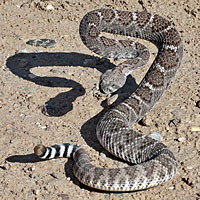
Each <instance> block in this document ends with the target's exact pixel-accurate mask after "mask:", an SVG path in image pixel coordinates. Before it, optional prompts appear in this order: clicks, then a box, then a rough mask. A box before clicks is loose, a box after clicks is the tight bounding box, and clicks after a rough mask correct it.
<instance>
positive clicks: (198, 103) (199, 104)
mask: <svg viewBox="0 0 200 200" xmlns="http://www.w3.org/2000/svg"><path fill="white" fill-rule="evenodd" d="M196 107H197V108H200V100H199V101H197V102H196Z"/></svg>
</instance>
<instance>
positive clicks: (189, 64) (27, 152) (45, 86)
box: [0, 0, 200, 200]
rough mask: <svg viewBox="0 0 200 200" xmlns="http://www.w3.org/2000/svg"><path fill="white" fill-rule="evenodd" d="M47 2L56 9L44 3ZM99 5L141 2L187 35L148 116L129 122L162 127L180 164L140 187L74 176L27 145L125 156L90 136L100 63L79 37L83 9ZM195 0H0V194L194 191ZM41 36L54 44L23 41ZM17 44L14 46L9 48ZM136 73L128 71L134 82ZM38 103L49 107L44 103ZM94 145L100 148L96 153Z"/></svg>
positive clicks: (141, 195)
mask: <svg viewBox="0 0 200 200" xmlns="http://www.w3.org/2000/svg"><path fill="white" fill-rule="evenodd" d="M47 5H52V6H53V8H54V9H53V10H48V9H47ZM100 7H107V8H115V9H119V10H130V11H142V10H143V9H145V8H146V9H147V10H148V11H149V12H155V13H157V14H159V15H161V16H163V17H165V18H167V19H169V20H171V21H173V22H174V23H175V24H176V27H177V29H178V30H179V31H180V33H181V36H182V38H183V42H184V49H185V50H184V58H183V62H182V67H181V69H180V70H179V71H178V73H177V75H176V77H175V79H174V80H173V82H172V84H171V86H170V88H169V89H168V90H167V91H166V93H165V95H164V96H163V98H162V99H161V101H159V103H157V104H156V106H155V107H154V108H153V110H152V111H151V112H150V113H149V114H148V117H147V120H146V121H147V123H148V124H149V126H148V127H147V126H141V125H136V129H138V130H141V131H143V132H144V133H146V134H149V133H151V132H158V133H160V134H161V135H162V136H163V142H164V143H165V144H166V145H167V146H169V147H170V148H171V150H172V151H173V152H174V154H175V156H176V158H177V160H178V167H179V173H178V174H177V176H176V177H175V178H174V179H173V180H172V181H169V182H167V183H165V184H163V185H160V186H158V187H155V188H152V189H148V190H145V191H138V192H132V193H124V194H123V193H119V194H114V193H110V194H108V193H104V192H98V191H95V190H93V189H90V188H87V187H85V186H83V185H82V184H80V183H79V182H78V181H77V180H76V178H75V177H74V176H73V174H72V163H73V162H72V161H71V160H67V159H57V160H51V161H44V162H41V161H38V159H36V157H35V156H33V155H32V152H33V147H34V146H35V145H36V144H38V143H40V142H43V143H44V144H46V145H51V144H56V143H62V142H71V143H74V144H79V145H83V146H84V147H85V148H86V149H87V151H88V152H89V153H90V155H91V157H92V160H93V163H94V164H95V165H97V166H102V167H108V166H109V167H110V166H112V167H120V166H123V165H124V164H123V163H121V162H119V161H117V160H115V159H114V158H113V157H112V156H110V155H109V154H107V153H106V152H105V151H104V150H103V149H102V148H101V147H100V146H99V145H98V142H97V140H96V137H95V125H96V123H97V121H98V119H99V115H98V113H100V112H101V111H102V110H103V107H102V101H103V100H104V98H102V97H99V98H97V96H95V89H94V88H95V87H96V85H98V80H99V77H100V75H101V73H102V72H104V71H105V68H101V67H100V66H95V63H93V62H94V57H93V56H96V55H95V54H94V53H91V52H90V51H89V50H88V49H87V48H86V47H85V46H84V45H83V43H82V42H81V40H80V37H79V22H80V20H81V18H82V17H83V16H84V15H85V14H86V13H87V12H88V11H90V10H93V9H97V8H100ZM199 8H200V3H199V0H187V1H186V0H183V1H176V0H156V1H147V0H143V1H133V0H123V1H121V0H99V1H94V0H84V1H83V0H81V1H78V0H72V1H71V0H69V1H63V0H55V1H47V0H46V1H45V0H44V1H39V0H13V1H11V0H1V1H0V66H1V67H0V73H1V78H0V134H1V140H0V154H1V158H0V181H1V182H0V199H4V200H6V199H9V200H10V199H17V200H18V199H20V200H22V199H39V200H40V199H62V200H68V199H70V200H75V199H82V200H83V199H84V200H85V199H91V200H99V199H102V200H104V199H105V200H107V199H112V200H120V199H123V200H131V199H137V200H145V199H148V200H149V199H150V200H151V199H152V200H174V199H178V200H183V199H184V200H197V199H200V132H198V131H191V128H192V127H193V126H197V127H199V126H200V108H198V107H197V106H196V102H197V101H199V100H200V67H199V63H200V60H199V52H200V49H199V40H200V37H199V31H200V29H199V20H200V17H199V11H200V10H199ZM40 38H49V39H54V40H56V42H57V43H56V46H55V47H54V48H47V49H44V48H42V47H33V46H30V45H27V44H26V42H27V41H28V40H31V39H40ZM150 49H152V48H150ZM153 51H154V50H153ZM23 52H24V54H23ZM16 53H21V54H19V55H18V56H14V55H15V54H16ZM90 56H91V57H90ZM88 59H89V60H88ZM152 59H153V56H152V58H151V62H152ZM84 61H85V62H84ZM149 64H150V63H149ZM146 70H147V68H145V69H142V70H141V71H142V72H143V73H142V75H141V71H136V72H135V73H133V76H134V77H136V81H137V83H138V81H139V80H141V78H142V76H143V75H144V72H145V71H146ZM31 73H32V74H35V75H37V77H36V78H33V77H32V76H31V75H30V74H31ZM133 83H134V79H133V78H131V77H130V78H129V82H128V87H129V89H131V90H133V89H132V87H131V86H130V84H133ZM45 103H46V104H47V105H49V113H47V112H45V111H44V110H43V112H42V106H43V105H44V104H45ZM50 111H51V112H50ZM151 119H152V120H151ZM179 119H181V121H180V120H179ZM100 152H104V153H105V154H106V155H107V157H106V158H104V157H100V156H99V153H100Z"/></svg>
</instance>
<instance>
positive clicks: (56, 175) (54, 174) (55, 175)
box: [50, 172, 58, 178]
mask: <svg viewBox="0 0 200 200" xmlns="http://www.w3.org/2000/svg"><path fill="white" fill-rule="evenodd" d="M50 175H51V176H52V177H53V178H58V173H55V172H53V173H51V174H50Z"/></svg>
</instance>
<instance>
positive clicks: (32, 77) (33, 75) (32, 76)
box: [28, 74, 37, 79]
mask: <svg viewBox="0 0 200 200" xmlns="http://www.w3.org/2000/svg"><path fill="white" fill-rule="evenodd" d="M28 77H29V78H31V79H34V78H35V77H37V76H36V75H35V74H28Z"/></svg>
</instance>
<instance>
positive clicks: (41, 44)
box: [26, 39, 56, 48]
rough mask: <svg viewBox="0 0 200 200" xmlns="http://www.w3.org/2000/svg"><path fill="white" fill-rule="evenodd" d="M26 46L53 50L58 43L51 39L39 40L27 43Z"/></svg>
mask: <svg viewBox="0 0 200 200" xmlns="http://www.w3.org/2000/svg"><path fill="white" fill-rule="evenodd" d="M26 44H28V45H31V46H35V47H43V48H47V47H50V48H53V47H54V46H55V45H56V41H55V40H51V39H39V40H29V41H27V42H26Z"/></svg>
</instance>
